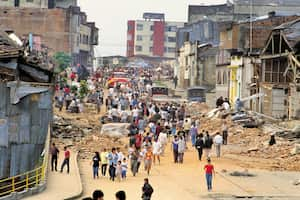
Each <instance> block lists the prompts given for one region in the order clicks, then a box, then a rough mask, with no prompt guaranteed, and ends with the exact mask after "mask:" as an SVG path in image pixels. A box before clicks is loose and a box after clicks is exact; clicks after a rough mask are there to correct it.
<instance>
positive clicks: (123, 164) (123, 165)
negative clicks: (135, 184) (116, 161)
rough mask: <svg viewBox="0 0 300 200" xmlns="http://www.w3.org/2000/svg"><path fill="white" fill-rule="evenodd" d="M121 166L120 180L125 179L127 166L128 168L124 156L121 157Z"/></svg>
mask: <svg viewBox="0 0 300 200" xmlns="http://www.w3.org/2000/svg"><path fill="white" fill-rule="evenodd" d="M121 168H122V180H125V179H126V174H127V168H128V164H127V160H126V158H124V159H123V161H122V164H121Z"/></svg>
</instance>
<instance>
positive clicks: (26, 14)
mask: <svg viewBox="0 0 300 200" xmlns="http://www.w3.org/2000/svg"><path fill="white" fill-rule="evenodd" d="M67 12H68V11H67V10H63V9H50V10H49V9H38V8H3V7H0V21H1V24H0V27H1V28H2V29H9V30H13V31H15V33H16V34H17V35H18V36H20V37H21V36H27V35H28V34H29V33H33V34H34V35H38V36H40V37H41V42H42V44H44V45H46V46H48V47H49V48H50V52H52V53H53V52H57V51H64V52H69V53H71V46H70V41H69V38H70V33H69V15H68V13H67Z"/></svg>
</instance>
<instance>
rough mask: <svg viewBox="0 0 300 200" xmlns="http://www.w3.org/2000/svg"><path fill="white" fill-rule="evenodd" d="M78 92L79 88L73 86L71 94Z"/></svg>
mask: <svg viewBox="0 0 300 200" xmlns="http://www.w3.org/2000/svg"><path fill="white" fill-rule="evenodd" d="M77 90H78V88H77V86H76V85H72V86H71V92H72V93H73V94H75V93H77Z"/></svg>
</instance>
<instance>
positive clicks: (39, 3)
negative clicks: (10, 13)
mask: <svg viewBox="0 0 300 200" xmlns="http://www.w3.org/2000/svg"><path fill="white" fill-rule="evenodd" d="M2 6H5V7H20V8H48V9H52V8H56V7H59V8H69V7H70V6H77V0H1V1H0V7H2Z"/></svg>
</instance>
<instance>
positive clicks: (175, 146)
mask: <svg viewBox="0 0 300 200" xmlns="http://www.w3.org/2000/svg"><path fill="white" fill-rule="evenodd" d="M172 150H173V157H174V163H178V136H177V135H175V136H174V140H173V142H172Z"/></svg>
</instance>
